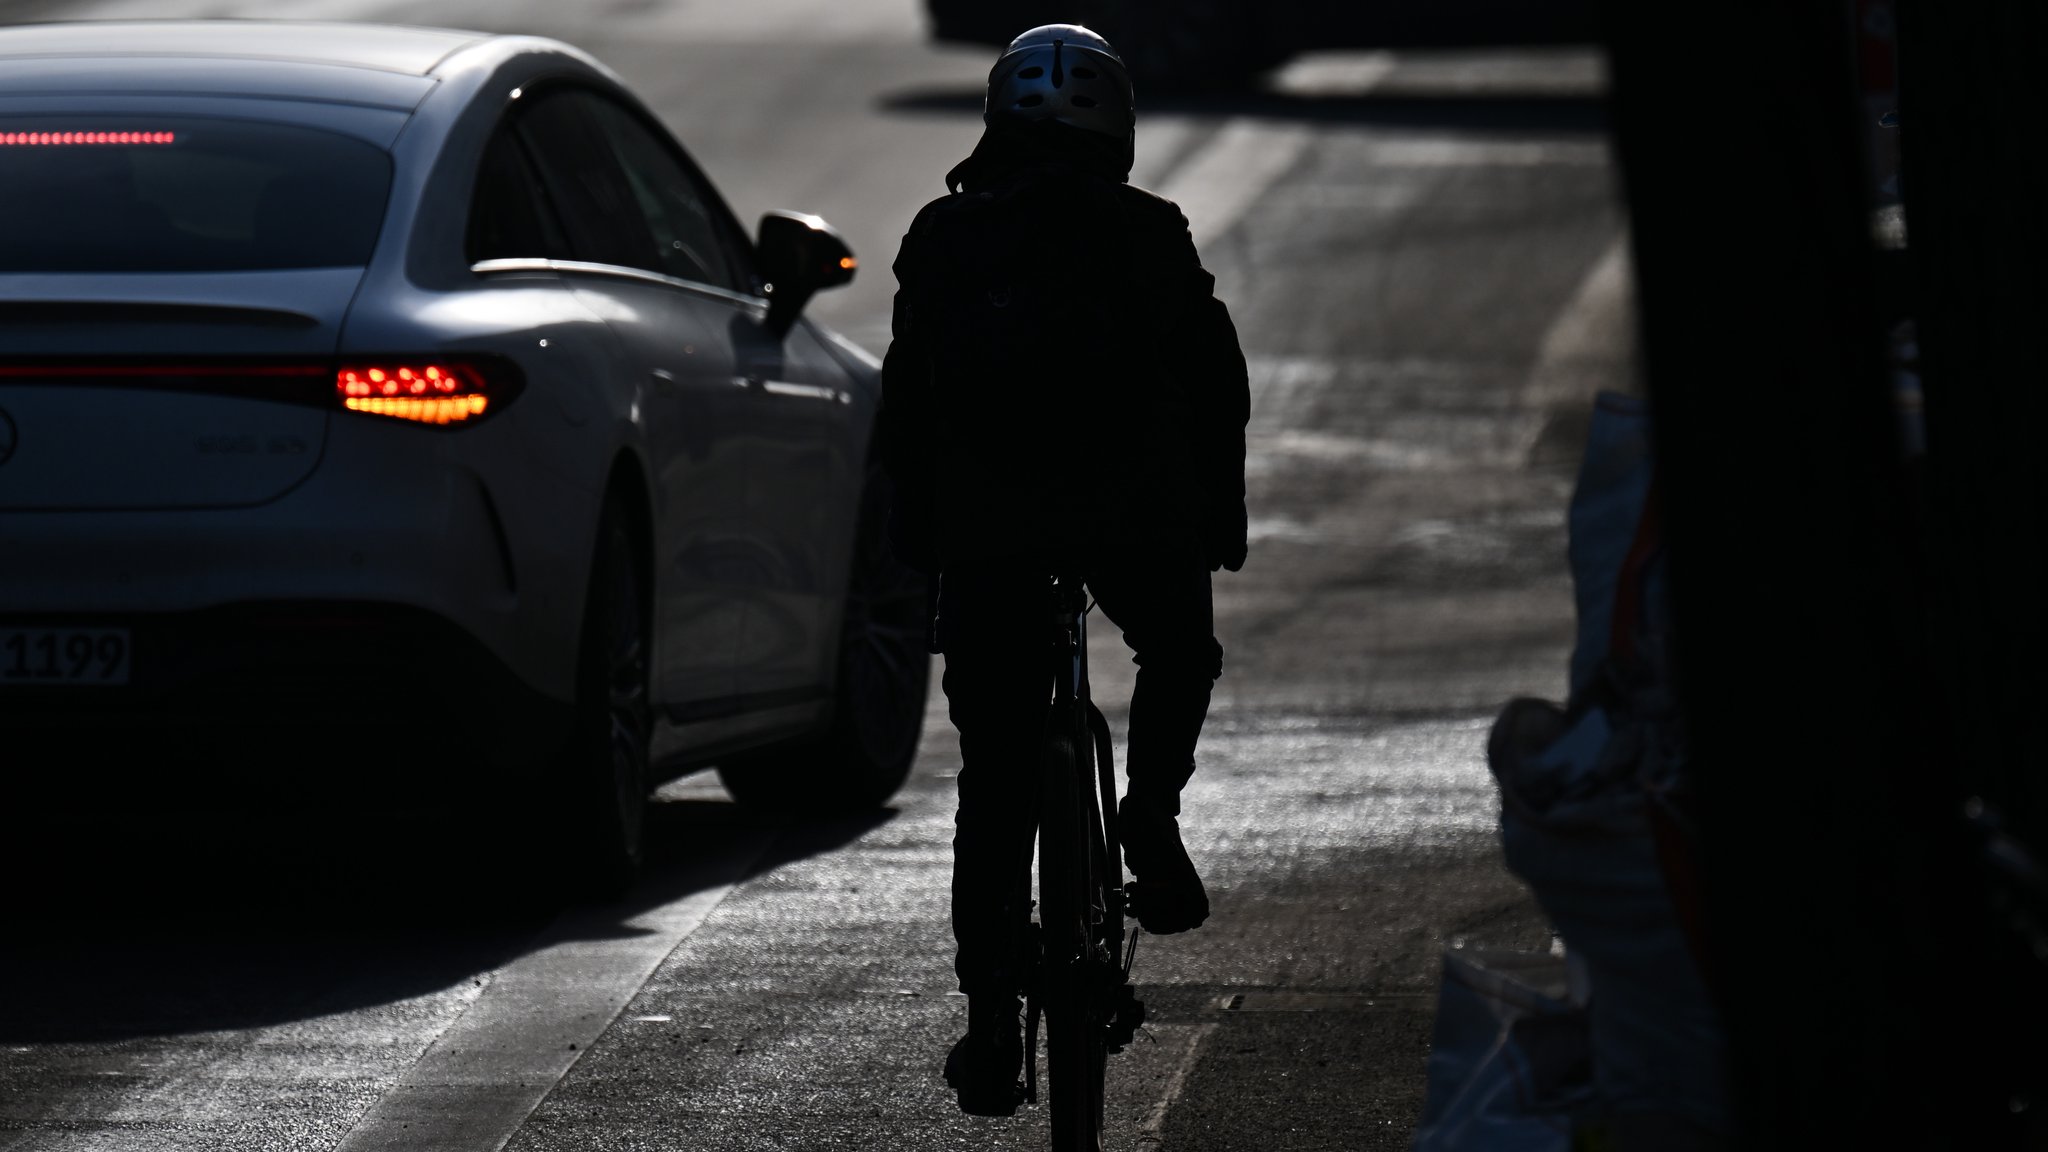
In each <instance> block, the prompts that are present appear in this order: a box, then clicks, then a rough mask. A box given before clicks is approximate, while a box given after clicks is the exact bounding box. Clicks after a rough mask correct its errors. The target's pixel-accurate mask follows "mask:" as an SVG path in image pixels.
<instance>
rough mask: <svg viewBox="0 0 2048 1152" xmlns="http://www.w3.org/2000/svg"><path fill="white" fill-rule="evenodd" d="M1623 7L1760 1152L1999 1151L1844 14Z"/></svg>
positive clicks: (1689, 696) (1724, 961)
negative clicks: (1967, 953)
mask: <svg viewBox="0 0 2048 1152" xmlns="http://www.w3.org/2000/svg"><path fill="white" fill-rule="evenodd" d="M1602 15H1603V19H1604V21H1605V24H1606V29H1607V33H1608V37H1609V43H1610V47H1611V51H1612V62H1613V71H1614V80H1615V84H1614V93H1615V97H1614V113H1615V133H1616V142H1617V147H1618V149H1619V154H1620V159H1621V163H1622V170H1623V173H1624V179H1625V182H1626V190H1627V194H1628V201H1629V205H1630V212H1631V216H1632V220H1633V226H1634V236H1635V255H1636V261H1637V270H1638V277H1639V284H1640V291H1641V304H1642V312H1641V314H1642V330H1643V362H1644V367H1645V372H1646V377H1647V380H1646V382H1647V385H1648V390H1649V395H1650V398H1651V403H1652V405H1653V409H1654V412H1655V418H1656V421H1657V428H1656V447H1657V452H1658V457H1659V470H1660V484H1661V485H1662V494H1663V500H1664V507H1665V515H1666V523H1667V524H1668V526H1669V540H1670V548H1671V553H1670V556H1671V564H1672V594H1673V607H1674V614H1675V630H1676V636H1675V641H1676V645H1677V656H1678V675H1679V677H1680V683H1679V689H1680V694H1681V699H1682V701H1683V705H1684V708H1685V711H1686V716H1687V723H1688V732H1689V737H1688V739H1689V744H1690V755H1691V764H1692V768H1693V771H1694V774H1695V780H1696V787H1697V795H1698V823H1699V829H1700V846H1701V855H1702V859H1703V863H1704V867H1705V880H1706V885H1705V886H1706V893H1705V901H1706V913H1707V929H1708V939H1709V953H1710V954H1709V977H1710V980H1711V981H1712V983H1713V985H1714V988H1715V991H1716V993H1717V997H1718V999H1719V1001H1720V1002H1721V1004H1722V1006H1723V1011H1724V1016H1725V1020H1726V1024H1727V1029H1728V1035H1729V1042H1730V1051H1731V1060H1732V1062H1733V1065H1734V1067H1733V1068H1732V1073H1733V1081H1732V1082H1733V1090H1734V1092H1735V1094H1736V1100H1735V1103H1736V1106H1737V1115H1738V1120H1739V1123H1740V1126H1741V1127H1740V1132H1739V1134H1738V1139H1737V1142H1736V1146H1737V1147H1741V1148H1745V1149H1776V1148H1783V1149H1800V1150H1802V1152H1803V1150H1808V1149H1815V1148H1893V1147H1911V1148H1943V1147H1975V1146H1977V1145H1973V1144H1971V1143H1970V1141H1969V1139H1968V1138H1967V1135H1966V1133H1965V1132H1964V1131H1962V1130H1961V1129H1958V1128H1957V1127H1955V1117H1954V1116H1953V1115H1952V1109H1951V1108H1950V1107H1949V1104H1948V1097H1949V1095H1950V1093H1949V1091H1948V1087H1947V1085H1946V1083H1945V1082H1943V1083H1940V1084H1937V1083H1936V1081H1937V1080H1940V1079H1941V1076H1942V1067H1941V1062H1942V1061H1953V1060H1955V1059H1957V1058H1958V1055H1957V1054H1956V1053H1953V1052H1943V1051H1937V1050H1936V1049H1935V1048H1934V1047H1933V1046H1932V1045H1933V1042H1934V1041H1935V1040H1936V1039H1937V1034H1936V1032H1935V1030H1934V1029H1933V1028H1932V1026H1931V1025H1930V1018H1931V1017H1932V1016H1933V1015H1935V1014H1937V1013H1939V1012H1941V1011H1945V1010H1946V1009H1945V1006H1937V1004H1938V1001H1939V1000H1940V998H1942V997H1945V996H1948V995H1950V994H1952V993H1953V991H1954V990H1953V989H1952V988H1945V987H1930V986H1929V984H1928V979H1929V976H1930V974H1931V973H1932V972H1933V971H1934V963H1935V956H1936V955H1937V953H1938V952H1939V950H1940V944H1939V943H1937V942H1936V941H1934V940H1932V939H1930V935H1929V932H1930V929H1931V928H1933V927H1934V924H1933V921H1932V920H1931V918H1930V914H1929V909H1930V907H1931V905H1932V904H1933V902H1934V901H1933V897H1932V895H1931V893H1930V887H1929V884H1930V881H1929V877H1930V875H1931V871H1930V865H1929V863H1928V860H1927V856H1928V854H1929V852H1930V851H1931V850H1932V849H1931V844H1932V842H1933V841H1934V839H1935V836H1934V833H1933V832H1932V831H1930V825H1931V824H1932V823H1933V822H1935V821H1937V819H1938V818H1939V817H1941V816H1945V815H1946V813H1947V811H1949V810H1948V809H1946V808H1943V809H1942V812H1941V813H1937V812H1936V809H1937V808H1938V807H1940V806H1941V804H1942V803H1945V796H1946V789H1945V788H1944V787H1943V786H1942V785H1941V784H1940V782H1939V780H1938V777H1939V775H1940V773H1942V772H1943V771H1945V770H1946V769H1945V768H1943V767H1941V766H1939V765H1937V764H1936V763H1934V762H1933V761H1934V760H1935V758H1934V757H1933V756H1932V755H1931V754H1930V752H1929V751H1928V749H1929V746H1930V742H1931V740H1932V739H1933V737H1932V735H1931V734H1930V727H1929V724H1928V723H1927V721H1928V720H1929V719H1930V717H1932V716H1933V715H1934V714H1935V709H1934V707H1933V701H1932V700H1931V699H1930V697H1931V696H1932V693H1931V691H1930V689H1929V688H1928V685H1927V674H1926V669H1927V667H1928V661H1927V659H1926V656H1925V654H1924V642H1923V638H1924V634H1925V630H1924V618H1923V611H1922V608H1921V606H1920V601H1919V593H1918V589H1917V587H1916V584H1915V579H1914V573H1915V565H1914V563H1913V556H1914V551H1913V549H1914V540H1913V536H1912V533H1911V524H1910V521H1909V518H1908V517H1907V515H1906V513H1905V509H1906V504H1905V501H1903V500H1902V499H1901V495H1900V483H1901V475H1902V473H1901V460H1900V452H1899V448H1898V440H1897V436H1896V424H1895V420H1894V413H1893V410H1892V402H1891V389H1890V384H1889V379H1888V375H1887V367H1886V362H1885V354H1884V347H1885V345H1884V338H1883V328H1882V325H1881V324H1880V319H1879V307H1878V301H1877V299H1876V296H1875V291H1874V287H1875V276H1874V274H1873V269H1874V262H1875V253H1874V250H1873V245H1872V242H1871V235H1870V222H1869V212H1870V203H1869V196H1868V195H1867V193H1866V188H1867V187H1868V184H1869V179H1868V175H1867V168H1866V162H1865V157H1864V155H1863V140H1864V136H1865V131H1866V129H1865V126H1864V124H1863V123H1862V120H1863V117H1862V114H1861V112H1860V110H1859V108H1858V107H1857V99H1856V97H1857V86H1856V77H1855V72H1854V59H1855V58H1854V54H1853V41H1852V29H1851V25H1850V20H1849V12H1848V6H1847V5H1846V4H1840V3H1813V2H1800V3H1791V4H1749V5H1723V6H1717V7H1714V8H1711V9H1690V10H1688V11H1687V12H1686V14H1685V16H1684V18H1683V19H1682V20H1681V19H1677V18H1675V16H1676V14H1675V13H1674V12H1673V10H1672V9H1670V8H1669V7H1668V6H1666V5H1657V4H1644V3H1640V2H1639V0H1607V2H1606V3H1605V5H1604V8H1603V12H1602Z"/></svg>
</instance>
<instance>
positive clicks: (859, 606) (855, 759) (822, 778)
mask: <svg viewBox="0 0 2048 1152" xmlns="http://www.w3.org/2000/svg"><path fill="white" fill-rule="evenodd" d="M889 499H890V486H889V481H888V477H887V476H886V475H884V474H883V473H882V471H881V469H880V468H879V467H874V466H871V467H870V468H869V470H868V477H867V483H866V485H865V486H864V487H863V489H862V493H861V509H860V523H859V526H858V528H857V530H856V535H855V540H854V558H853V571H852V573H851V576H850V577H849V579H848V581H847V589H846V611H845V614H844V616H843V618H842V621H841V625H840V633H839V670H838V676H837V681H836V685H835V688H834V691H833V699H832V720H831V723H830V726H829V727H827V728H826V729H825V730H824V731H823V732H822V733H821V734H819V735H817V736H814V737H812V738H810V739H808V740H805V741H803V742H802V743H799V744H795V745H791V746H788V747H785V748H779V749H773V750H770V751H768V752H764V753H758V754H755V755H753V756H749V757H746V758H745V759H742V760H738V761H734V762H732V763H729V764H724V765H721V766H720V767H719V769H718V776H719V779H720V780H721V781H723V782H724V784H725V788H726V791H728V792H730V793H732V796H733V799H735V800H738V801H739V802H740V803H742V804H746V805H749V806H753V807H759V808H769V809H777V810H783V811H796V812H812V813H832V812H858V811H865V810H867V809H870V808H874V807H875V806H877V805H879V804H881V803H883V802H884V801H886V800H888V799H889V797H891V796H893V795H895V794H896V790H897V789H899V788H901V787H902V786H903V781H904V780H905V779H906V778H907V777H908V776H909V775H910V765H911V762H912V761H913V760H915V759H916V758H917V743H918V737H919V735H920V734H921V733H922V732H923V730H924V714H925V700H926V696H927V694H928V693H929V692H930V690H931V653H930V652H929V651H928V650H927V648H926V635H927V628H928V624H929V615H928V614H929V612H930V603H931V602H930V599H929V596H928V590H929V587H930V581H929V578H928V577H926V576H925V575H924V574H922V573H920V572H917V571H916V570H914V569H912V568H910V567H909V566H908V565H906V564H904V563H903V562H902V561H900V560H898V559H897V558H896V553H895V551H894V549H892V548H891V547H890V546H889V540H888V534H887V532H886V531H885V530H884V529H885V525H886V523H887V520H888V511H889Z"/></svg>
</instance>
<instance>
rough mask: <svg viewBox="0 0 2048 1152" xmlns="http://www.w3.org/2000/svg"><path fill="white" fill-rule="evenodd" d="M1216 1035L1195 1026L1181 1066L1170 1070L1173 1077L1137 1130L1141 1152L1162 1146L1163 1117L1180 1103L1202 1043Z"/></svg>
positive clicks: (1207, 1026)
mask: <svg viewBox="0 0 2048 1152" xmlns="http://www.w3.org/2000/svg"><path fill="white" fill-rule="evenodd" d="M1214 1031H1216V1025H1214V1024H1198V1025H1196V1026H1195V1027H1194V1028H1193V1029H1192V1030H1191V1032H1190V1035H1189V1036H1188V1046H1187V1048H1186V1049H1184V1050H1183V1051H1182V1052H1181V1054H1180V1062H1179V1063H1178V1064H1175V1065H1174V1067H1173V1073H1172V1074H1171V1075H1169V1076H1168V1077H1167V1078H1166V1087H1165V1088H1164V1089H1163V1090H1161V1092H1160V1093H1159V1100H1158V1101H1157V1102H1156V1103H1154V1104H1153V1105H1152V1111H1151V1113H1150V1114H1148V1115H1147V1116H1146V1117H1145V1123H1144V1124H1143V1125H1142V1126H1140V1127H1139V1129H1138V1148H1139V1150H1140V1152H1151V1150H1153V1149H1158V1148H1162V1147H1164V1146H1165V1137H1163V1136H1162V1135H1160V1133H1161V1132H1163V1131H1164V1130H1165V1129H1166V1114H1167V1113H1168V1112H1169V1111H1171V1110H1172V1109H1173V1106H1174V1104H1175V1103H1176V1102H1177V1101H1178V1100H1179V1099H1180V1094H1181V1091H1182V1090H1183V1089H1185V1088H1186V1087H1187V1083H1188V1073H1190V1072H1192V1071H1194V1068H1195V1062H1196V1061H1197V1060H1199V1059H1200V1058H1201V1055H1202V1043H1203V1042H1204V1041H1206V1040H1208V1039H1209V1034H1210V1033H1212V1032H1214Z"/></svg>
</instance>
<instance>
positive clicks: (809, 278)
mask: <svg viewBox="0 0 2048 1152" xmlns="http://www.w3.org/2000/svg"><path fill="white" fill-rule="evenodd" d="M754 255H755V258H756V259H757V261H758V262H759V264H760V268H761V278H762V280H764V281H765V282H766V283H764V284H763V285H762V289H763V291H765V292H767V294H768V321H767V324H768V330H769V331H770V332H772V333H774V335H775V337H776V338H777V339H781V338H782V337H784V336H787V335H789V330H790V329H791V328H792V327H794V326H795V325H796V318H797V317H798V316H801V315H803V311H804V305H806V304H808V303H810V301H811V297H812V296H814V295H816V294H817V293H818V292H819V291H821V290H823V289H826V288H837V287H839V286H840V285H841V284H848V283H851V282H852V281H853V270H854V269H855V268H858V267H859V266H860V261H858V260H855V259H854V258H853V250H852V249H851V248H848V247H847V246H846V241H844V240H842V239H840V237H839V233H838V232H836V231H834V230H833V228H832V226H831V225H830V224H827V223H825V222H824V221H823V220H821V219H819V218H818V217H816V216H807V215H805V214H803V213H801V212H770V213H768V214H767V215H766V216H763V217H761V236H760V239H758V240H756V241H755V242H754Z"/></svg>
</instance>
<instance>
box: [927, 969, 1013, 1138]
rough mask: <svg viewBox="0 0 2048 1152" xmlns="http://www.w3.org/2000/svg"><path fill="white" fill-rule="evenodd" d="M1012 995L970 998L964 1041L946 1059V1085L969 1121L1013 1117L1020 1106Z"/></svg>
mask: <svg viewBox="0 0 2048 1152" xmlns="http://www.w3.org/2000/svg"><path fill="white" fill-rule="evenodd" d="M1022 1008H1023V1005H1022V1003H1021V1002H1020V1001H1019V1000H1018V999H1017V997H1016V996H1014V995H1009V996H970V997H968V999H967V1035H965V1036H962V1037H961V1038H960V1039H959V1040H957V1041H955V1042H954V1044H953V1051H952V1052H950V1053H948V1054H947V1056H946V1083H947V1084H949V1085H951V1086H952V1088H953V1091H954V1092H955V1093H957V1094H958V1095H959V1097H960V1110H961V1111H962V1112H965V1113H967V1114H968V1115H970V1116H1013V1115H1015V1114H1016V1112H1017V1105H1019V1104H1021V1103H1023V1102H1024V1085H1023V1084H1022V1083H1021V1077H1022V1075H1023V1071H1024V1041H1023V1038H1022V1036H1021V1035H1020V1031H1021V1028H1022V1025H1021V1024H1020V1022H1019V1020H1018V1014H1019V1012H1020V1011H1021V1010H1022Z"/></svg>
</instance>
